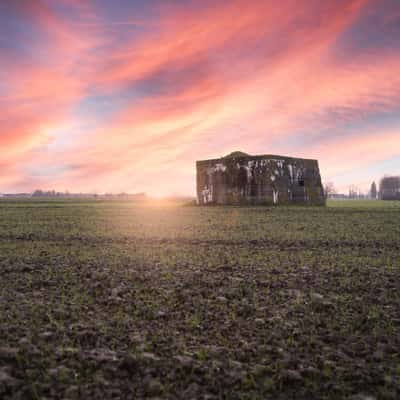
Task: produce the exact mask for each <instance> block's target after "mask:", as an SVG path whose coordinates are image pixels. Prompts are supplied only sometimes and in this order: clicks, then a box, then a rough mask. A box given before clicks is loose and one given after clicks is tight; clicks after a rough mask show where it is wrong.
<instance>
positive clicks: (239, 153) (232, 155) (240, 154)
mask: <svg viewBox="0 0 400 400" xmlns="http://www.w3.org/2000/svg"><path fill="white" fill-rule="evenodd" d="M249 156H250V154H247V153H244V152H243V151H233V152H232V153H230V154H228V155H227V156H225V157H224V158H237V157H249Z"/></svg>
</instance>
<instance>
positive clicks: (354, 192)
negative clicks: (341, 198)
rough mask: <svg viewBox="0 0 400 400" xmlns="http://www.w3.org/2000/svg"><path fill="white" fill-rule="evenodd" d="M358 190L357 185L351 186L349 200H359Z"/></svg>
mask: <svg viewBox="0 0 400 400" xmlns="http://www.w3.org/2000/svg"><path fill="white" fill-rule="evenodd" d="M358 192H359V190H358V188H357V186H355V185H350V187H349V198H350V199H357V198H358Z"/></svg>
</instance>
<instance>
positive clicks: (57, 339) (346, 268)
mask: <svg viewBox="0 0 400 400" xmlns="http://www.w3.org/2000/svg"><path fill="white" fill-rule="evenodd" d="M0 278H1V279H0V398H2V399H109V398H110V399H111V398H115V399H141V398H153V399H164V398H165V399H266V398H274V399H291V398H293V399H294V398H295V399H342V398H350V399H354V400H355V399H364V400H367V399H396V398H399V397H400V202H398V203H391V202H387V203H383V202H382V203H380V202H369V203H368V202H367V203H362V204H359V203H355V202H354V203H349V202H347V203H346V202H342V203H331V204H330V207H327V208H324V207H287V208H264V207H245V208H236V207H230V208H229V207H227V208H223V207H215V208H198V207H188V206H182V205H173V204H162V203H161V202H160V203H154V204H141V205H138V204H136V205H135V204H132V203H129V202H112V201H109V202H100V201H97V202H96V201H61V200H59V201H45V200H42V201H21V200H20V201H2V202H0Z"/></svg>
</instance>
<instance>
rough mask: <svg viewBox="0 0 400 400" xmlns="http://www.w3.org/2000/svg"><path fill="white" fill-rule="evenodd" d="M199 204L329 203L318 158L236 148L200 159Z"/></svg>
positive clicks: (198, 174) (198, 178)
mask: <svg viewBox="0 0 400 400" xmlns="http://www.w3.org/2000/svg"><path fill="white" fill-rule="evenodd" d="M196 169H197V202H198V204H201V205H205V204H290V203H299V204H319V205H323V204H325V198H324V191H323V188H322V183H321V176H320V172H319V167H318V161H317V160H309V159H303V158H293V157H285V156H276V155H259V156H251V155H248V154H245V153H242V152H234V153H231V154H229V155H228V156H226V157H222V158H218V159H213V160H204V161H197V162H196Z"/></svg>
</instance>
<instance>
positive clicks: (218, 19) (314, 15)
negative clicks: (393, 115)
mask: <svg viewBox="0 0 400 400" xmlns="http://www.w3.org/2000/svg"><path fill="white" fill-rule="evenodd" d="M21 4H22V6H20V8H19V12H20V13H21V15H22V16H23V18H27V19H28V20H29V21H31V23H32V24H33V25H34V26H35V27H36V28H37V29H39V30H40V32H41V36H40V37H41V38H45V40H44V41H43V42H42V41H37V40H33V41H32V49H34V53H35V57H33V58H31V57H26V58H24V59H22V60H17V59H14V58H10V59H9V60H8V61H7V60H6V59H5V58H3V57H2V58H1V60H2V61H1V62H2V63H3V62H4V65H5V66H6V68H5V70H4V69H3V71H5V72H3V73H1V72H0V79H1V80H2V81H5V82H6V85H5V88H6V89H5V91H4V92H3V93H1V92H0V105H1V106H2V109H3V112H2V116H3V117H2V118H1V119H0V145H1V146H2V148H6V149H7V150H6V151H4V152H2V154H1V155H0V163H5V164H7V165H9V166H10V165H14V166H15V165H16V166H17V167H16V168H14V167H13V168H12V169H13V172H12V173H11V172H10V174H9V179H8V180H7V185H10V187H12V182H17V181H18V180H19V181H23V182H27V181H29V176H28V172H27V171H28V170H29V169H30V168H32V167H33V166H40V167H41V169H42V170H46V167H48V168H49V169H50V167H54V165H60V166H61V167H63V168H60V171H61V172H58V173H57V176H55V177H54V176H49V177H48V178H47V179H46V178H43V180H39V181H38V180H34V178H32V185H33V184H38V183H42V184H47V185H49V186H51V185H53V187H55V188H57V189H60V190H63V189H64V188H66V187H67V188H70V189H71V190H73V189H74V188H77V189H79V190H83V189H84V188H87V187H88V185H89V186H90V187H97V188H98V189H99V190H100V188H105V190H135V189H136V188H138V189H139V190H149V191H153V192H155V191H157V190H161V189H160V188H161V187H163V185H164V186H165V182H171V181H174V182H175V184H174V188H173V190H174V191H179V190H180V191H189V192H193V177H194V161H195V159H198V158H207V157H214V156H220V155H222V154H224V153H226V152H228V151H230V150H232V148H243V149H244V150H247V151H251V152H261V153H262V152H270V150H271V147H272V149H273V150H274V151H275V150H276V152H283V151H286V149H290V146H284V145H283V146H282V147H280V148H277V147H274V146H276V143H277V141H280V143H283V142H284V141H285V140H287V141H288V142H290V140H291V139H293V138H294V136H293V135H294V134H295V133H296V132H298V131H303V132H306V133H304V135H307V136H306V137H305V139H307V140H311V139H313V138H315V140H316V141H317V144H313V145H312V146H311V147H309V148H307V147H306V146H304V147H302V146H299V152H302V153H306V154H296V155H299V156H301V155H304V156H308V153H310V154H316V155H317V156H318V157H321V158H323V160H324V162H323V166H324V169H326V171H327V174H332V173H334V171H335V169H334V166H335V160H334V158H335V157H331V156H330V154H329V151H327V150H326V147H325V146H329V148H332V143H333V144H334V145H333V147H337V146H339V145H340V143H345V144H346V152H347V153H345V154H346V156H345V159H346V160H347V161H346V163H347V164H346V165H349V166H352V165H354V164H353V163H352V160H353V159H354V157H358V156H360V157H361V156H363V155H362V154H359V152H360V151H361V150H360V149H365V152H367V153H371V154H373V153H374V152H373V151H372V147H371V146H376V148H378V149H379V152H375V153H377V154H379V157H380V159H382V158H385V157H390V156H393V155H395V153H396V151H395V150H393V149H395V148H396V147H395V145H397V144H398V142H397V141H396V139H395V136H396V134H397V132H398V131H396V130H395V131H393V132H392V131H388V130H382V132H381V133H379V132H375V133H374V134H371V135H369V134H359V135H352V136H351V137H346V135H345V134H341V133H340V132H339V134H337V137H330V136H329V137H321V131H325V130H326V129H328V128H329V131H330V132H331V131H332V129H334V128H335V127H337V126H339V125H340V126H343V125H346V124H350V123H354V122H357V121H360V120H362V119H363V118H364V117H365V116H368V115H371V114H372V113H381V112H386V111H388V110H393V109H396V108H397V107H399V106H400V89H399V88H400V78H399V75H398V74H397V72H396V71H398V70H399V67H400V57H399V56H398V54H397V53H393V52H392V53H390V52H389V53H388V52H385V53H384V56H382V57H380V53H379V51H378V50H376V49H374V50H373V51H363V52H361V53H360V54H357V55H354V57H350V58H342V57H341V58H339V57H338V55H337V52H336V48H335V46H337V45H338V41H339V39H340V38H341V39H342V40H343V35H345V34H346V32H347V30H348V28H349V27H352V26H353V25H354V24H356V23H357V21H358V20H359V19H360V18H362V16H363V12H364V10H365V8H366V6H368V4H370V2H369V1H367V0H352V1H341V2H337V1H326V2H323V3H322V2H307V3H304V4H303V5H302V6H301V7H300V6H299V3H298V2H296V1H294V0H283V1H281V2H280V3H279V6H277V4H276V3H275V2H272V1H269V2H268V1H267V2H254V3H252V4H251V5H249V3H248V2H245V1H244V0H237V1H233V2H228V3H219V4H218V3H216V4H212V5H204V6H203V7H200V8H199V7H198V8H197V9H196V10H194V9H191V8H185V9H183V8H180V7H177V6H174V7H172V6H168V7H167V6H164V8H163V13H162V17H160V18H159V19H158V20H157V21H155V20H154V17H153V19H152V21H151V24H152V25H151V26H152V28H153V29H152V30H151V31H150V32H149V30H142V31H140V32H138V33H137V34H133V35H132V36H131V37H130V38H129V39H128V40H126V41H123V42H122V41H121V42H119V41H117V40H116V38H115V37H113V36H112V35H111V36H110V32H113V31H110V30H109V29H106V28H104V27H105V26H106V25H107V24H109V25H113V26H114V27H120V26H121V24H122V27H123V26H124V24H125V23H126V22H127V21H128V22H129V21H137V20H138V19H137V18H136V17H135V16H134V15H127V16H126V20H124V21H118V20H111V19H110V20H107V19H106V18H105V17H101V15H100V13H98V10H96V8H95V7H94V5H93V4H91V3H90V2H85V3H82V2H76V1H64V2H63V6H64V7H67V8H68V9H69V10H70V12H71V13H72V15H73V16H74V17H73V18H72V17H69V18H64V17H63V15H60V9H57V8H55V7H50V6H49V5H48V4H51V3H47V2H34V3H32V2H22V3H21ZM118 29H123V28H118ZM349 40H351V38H350V39H349ZM121 93H128V95H127V97H126V98H125V99H124V101H121V102H120V103H118V104H119V105H118V107H114V108H113V107H111V109H112V111H110V113H109V114H108V115H107V116H103V115H101V114H100V111H98V112H99V115H97V116H96V115H94V116H92V115H91V116H90V118H96V117H97V118H98V120H99V121H101V123H99V124H98V126H96V127H95V128H91V130H90V131H84V132H82V135H81V136H75V137H74V140H73V141H72V143H71V144H69V146H68V148H67V147H65V149H64V151H62V146H61V145H60V146H61V150H60V149H59V151H58V152H55V151H51V150H49V146H48V144H49V143H52V142H56V143H57V141H58V140H59V139H60V138H59V137H58V136H57V135H58V133H57V132H59V131H60V127H62V126H64V125H67V126H68V125H70V124H71V122H72V121H73V122H74V123H77V124H78V125H79V123H80V122H81V121H80V120H79V118H83V119H84V118H88V116H85V115H83V116H82V114H79V113H78V116H77V112H76V109H77V107H78V105H79V104H81V103H82V102H83V101H85V100H87V99H88V98H89V99H90V98H91V97H93V98H96V97H101V96H103V97H105V98H106V99H107V101H108V102H109V104H110V105H111V106H113V105H114V104H117V101H119V97H118V96H121ZM95 112H96V111H95ZM332 115H334V116H332ZM399 125H400V123H399ZM71 137H72V136H71ZM379 140H381V141H384V142H388V143H391V145H387V146H386V145H381V144H380V143H378V142H379ZM311 142H312V143H314V142H313V141H311ZM363 157H364V156H363ZM371 157H372V158H368V157H364V159H365V160H368V161H367V162H373V161H376V160H377V159H378V158H377V157H375V158H374V157H373V156H371ZM64 167H65V168H64ZM159 171H163V174H162V176H161V175H160V173H159ZM331 171H333V172H331ZM18 174H19V176H18ZM144 177H146V178H144ZM4 182H5V181H3V184H5V183H4ZM127 182H128V183H127ZM124 188H125V189H124ZM162 191H164V192H167V191H168V187H167V186H166V187H163V189H162Z"/></svg>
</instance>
